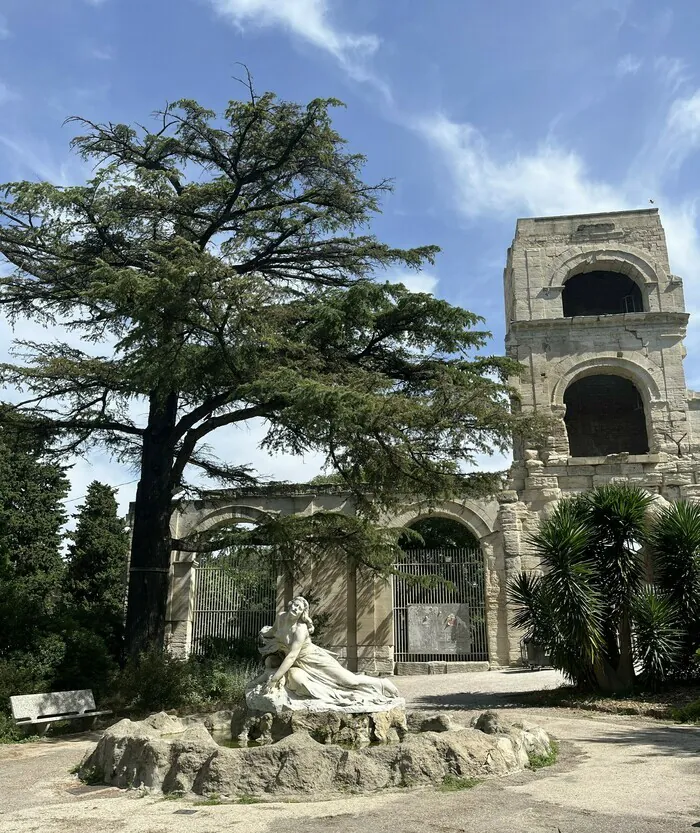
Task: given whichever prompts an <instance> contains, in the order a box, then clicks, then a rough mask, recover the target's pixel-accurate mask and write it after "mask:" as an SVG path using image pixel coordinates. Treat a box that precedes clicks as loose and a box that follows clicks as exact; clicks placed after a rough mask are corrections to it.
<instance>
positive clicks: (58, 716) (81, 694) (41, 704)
mask: <svg viewBox="0 0 700 833" xmlns="http://www.w3.org/2000/svg"><path fill="white" fill-rule="evenodd" d="M10 705H11V707H12V716H13V717H14V719H15V723H16V724H17V726H39V727H40V729H39V732H38V733H39V734H42V733H43V732H45V731H46V729H47V728H48V724H49V723H55V722H57V721H59V720H81V721H82V722H83V726H82V728H83V729H89V728H90V726H92V723H93V721H94V719H95V718H96V717H97V716H98V715H101V714H112V712H111V711H110V710H109V709H103V710H98V709H97V708H96V707H95V698H94V697H93V696H92V691H91V689H89V688H86V689H83V690H81V691H53V692H50V693H48V694H20V695H16V696H15V697H10Z"/></svg>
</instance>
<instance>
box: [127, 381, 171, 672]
mask: <svg viewBox="0 0 700 833" xmlns="http://www.w3.org/2000/svg"><path fill="white" fill-rule="evenodd" d="M177 401H178V397H177V394H176V393H167V394H160V393H159V392H154V393H152V394H151V396H150V407H149V413H148V426H147V428H146V433H145V435H144V438H143V450H142V454H141V479H140V480H139V485H138V488H137V490H136V501H135V503H134V527H133V534H132V539H131V562H130V567H129V591H128V596H127V613H126V652H127V655H128V656H132V657H136V656H138V655H139V654H140V653H142V652H143V651H146V650H148V649H149V648H154V647H155V648H161V647H163V644H164V639H165V615H166V607H167V602H168V576H169V571H170V552H171V551H170V516H171V514H172V498H173V493H172V484H171V482H170V474H171V470H172V465H173V456H174V441H173V428H174V426H175V421H176V419H177Z"/></svg>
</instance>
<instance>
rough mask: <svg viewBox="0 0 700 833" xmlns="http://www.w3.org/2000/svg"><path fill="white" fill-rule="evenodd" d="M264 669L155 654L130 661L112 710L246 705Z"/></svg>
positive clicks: (118, 682) (117, 684) (237, 661)
mask: <svg viewBox="0 0 700 833" xmlns="http://www.w3.org/2000/svg"><path fill="white" fill-rule="evenodd" d="M259 671H260V668H259V663H253V662H251V661H250V660H245V659H210V658H206V657H205V658H202V657H191V658H190V659H188V660H181V659H177V658H175V657H172V656H171V655H170V654H168V653H167V652H165V651H150V652H148V653H147V654H144V655H142V656H141V657H140V659H139V661H138V662H134V661H133V660H130V661H129V662H127V664H126V666H125V668H124V670H123V671H122V672H121V674H120V675H118V676H117V678H116V679H115V682H114V687H113V693H112V696H111V697H110V698H109V704H110V706H111V707H112V708H113V709H114V710H115V711H128V710H134V711H136V712H141V713H142V712H149V713H150V712H156V711H168V710H171V709H175V710H177V711H180V712H182V711H215V710H217V709H221V708H230V707H231V706H233V705H236V704H238V703H241V702H243V699H244V695H245V687H246V684H247V683H248V682H250V680H251V679H253V678H254V677H255V676H257V675H258V673H259Z"/></svg>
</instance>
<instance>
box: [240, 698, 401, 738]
mask: <svg viewBox="0 0 700 833" xmlns="http://www.w3.org/2000/svg"><path fill="white" fill-rule="evenodd" d="M400 703H401V705H400V706H392V707H388V708H385V709H382V710H377V711H374V712H364V713H357V714H352V713H349V712H346V711H338V710H335V711H321V710H319V709H308V710H304V709H294V710H291V709H283V710H282V711H278V712H275V713H272V712H266V713H264V714H259V713H254V712H253V713H251V712H248V714H247V715H245V716H240V717H238V718H237V719H236V718H234V720H233V721H232V723H231V737H232V738H235V739H236V740H237V741H238V743H239V744H240V745H241V746H242V747H243V746H247V745H248V744H249V743H253V744H255V745H257V746H264V745H269V744H271V743H277V741H280V740H282V739H283V738H286V737H288V736H289V735H293V734H294V733H295V732H305V733H307V734H309V735H310V736H311V737H312V738H313V739H314V740H315V741H318V742H319V743H323V744H331V743H335V744H338V745H339V746H344V747H346V748H348V749H363V748H364V747H366V746H370V745H372V744H380V743H400V742H401V741H402V740H403V739H404V738H405V737H406V734H407V732H408V727H407V725H406V711H405V709H404V708H403V700H402V699H400Z"/></svg>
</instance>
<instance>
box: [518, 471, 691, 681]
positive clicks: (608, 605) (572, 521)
mask: <svg viewBox="0 0 700 833" xmlns="http://www.w3.org/2000/svg"><path fill="white" fill-rule="evenodd" d="M652 503H653V498H652V497H651V496H650V495H648V494H647V493H646V492H644V491H642V490H641V489H638V488H635V487H632V486H629V485H627V484H611V485H609V486H603V487H600V488H597V489H593V490H592V491H590V492H587V493H585V494H583V495H578V496H576V497H574V498H570V499H568V500H564V501H561V502H560V503H559V505H558V506H557V507H556V509H555V511H554V512H553V514H552V515H551V516H550V517H549V518H546V519H544V520H543V521H542V522H541V524H540V528H539V530H538V532H537V533H536V534H535V535H533V536H532V537H531V539H530V540H531V543H532V546H533V548H534V550H535V552H536V553H537V554H538V555H539V558H540V567H541V569H542V570H543V572H544V574H543V575H542V577H541V578H537V579H532V578H531V577H528V576H527V575H526V574H520V575H519V576H517V577H516V579H515V580H513V581H512V582H511V583H510V585H509V588H508V595H509V599H510V601H511V603H512V604H513V605H514V607H515V616H514V619H513V622H514V624H515V625H516V626H518V627H523V628H525V629H526V632H527V634H528V635H531V636H532V637H533V638H539V639H540V640H541V641H542V643H543V644H544V645H546V646H547V647H548V648H549V650H550V654H551V656H552V662H553V664H554V666H555V667H557V668H559V669H561V670H562V671H563V672H564V673H565V674H566V675H567V676H568V677H569V678H570V679H572V680H573V681H574V682H576V683H577V684H579V685H586V686H593V687H596V688H599V689H601V690H608V691H614V690H627V689H629V688H630V687H631V686H632V685H633V683H634V679H635V672H634V666H635V662H638V663H640V664H641V666H642V669H643V673H644V676H645V678H646V679H647V681H648V682H649V684H651V685H658V684H659V683H660V682H661V681H662V680H663V679H665V677H666V676H667V675H668V674H669V673H670V671H671V670H672V669H673V668H674V665H675V664H676V663H677V661H678V656H679V654H678V650H677V641H678V636H677V634H678V622H677V617H678V612H677V608H680V605H678V604H676V598H677V597H679V598H682V599H683V600H684V601H683V603H684V604H685V608H684V610H686V611H687V615H686V620H687V621H689V620H690V617H691V616H692V613H691V612H692V611H693V610H695V608H694V607H693V605H694V604H695V602H694V601H693V600H694V599H695V598H696V595H695V594H694V593H687V591H684V590H683V588H681V586H680V581H681V579H683V580H685V581H686V582H687V581H690V582H691V584H692V582H693V581H695V580H696V576H700V564H698V563H697V561H695V560H694V559H696V558H697V553H698V552H700V509H698V510H697V512H696V513H695V512H693V511H691V510H689V509H687V508H681V509H680V510H679V511H677V512H673V511H671V510H670V509H669V510H667V511H666V512H664V513H661V516H660V517H658V518H657V519H656V522H655V525H654V526H653V528H652V529H653V532H652V535H651V536H650V540H651V541H652V542H653V545H654V547H655V553H656V558H657V561H658V560H659V558H665V561H666V563H665V566H664V567H663V570H662V571H661V572H662V576H661V580H660V583H661V586H662V590H663V591H665V592H661V593H660V594H655V595H654V594H651V595H650V593H649V592H647V591H646V590H645V589H644V585H643V582H644V559H643V554H642V545H643V544H644V543H645V541H646V539H647V524H648V516H649V510H650V507H651V506H652ZM691 521H692V522H691ZM679 536H680V537H681V538H683V542H682V543H680V542H679V541H678V540H677V539H678V537H679ZM671 550H673V552H672V553H671ZM663 553H666V555H665V556H664V555H662V554H663ZM696 568H697V570H698V572H697V574H696V572H695V570H696ZM699 586H700V585H699ZM684 592H685V595H683V593H684ZM695 621H696V622H697V617H696V619H695ZM686 630H687V627H686Z"/></svg>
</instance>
